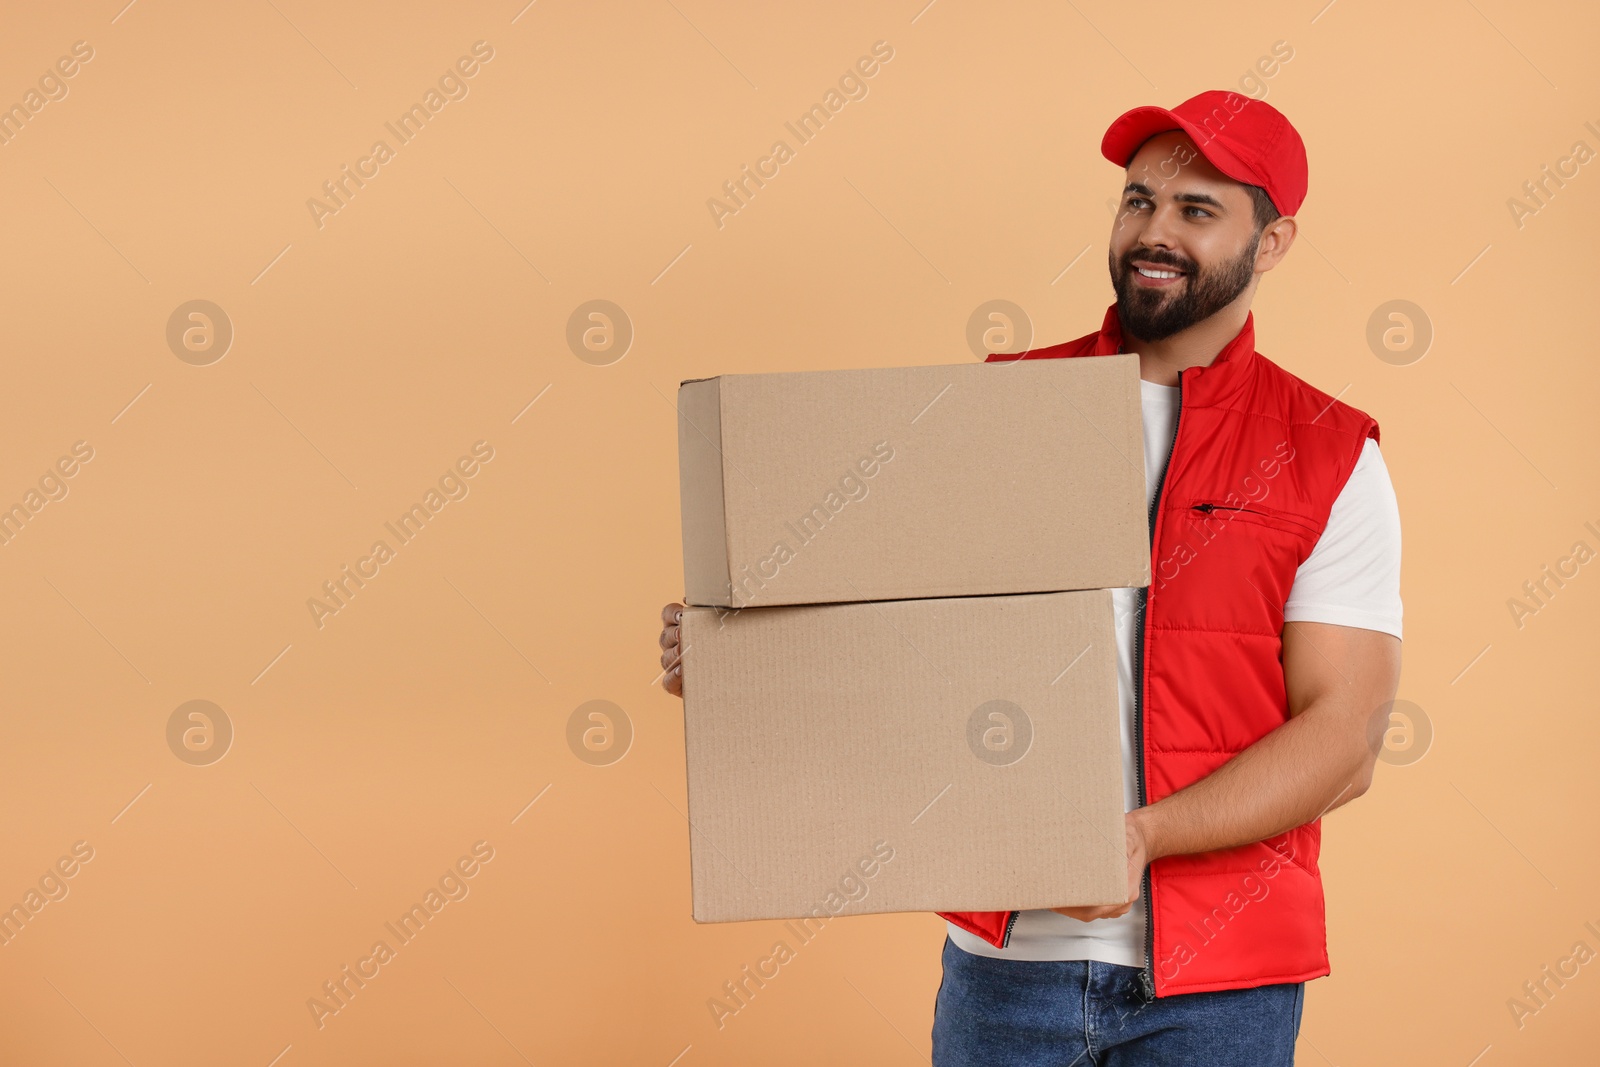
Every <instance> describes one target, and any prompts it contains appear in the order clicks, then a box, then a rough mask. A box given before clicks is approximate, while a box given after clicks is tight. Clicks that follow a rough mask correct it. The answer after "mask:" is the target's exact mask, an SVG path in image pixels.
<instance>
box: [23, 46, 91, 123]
mask: <svg viewBox="0 0 1600 1067" xmlns="http://www.w3.org/2000/svg"><path fill="white" fill-rule="evenodd" d="M93 58H94V48H93V47H92V46H91V45H90V44H89V42H88V41H75V42H73V45H72V52H71V54H70V55H64V56H62V57H60V58H59V59H57V60H56V61H55V64H54V65H53V66H51V67H47V68H45V72H44V73H43V74H41V75H39V80H38V81H37V82H36V83H35V85H36V86H37V88H30V89H29V90H28V91H27V92H25V93H23V94H22V99H20V100H18V101H17V102H16V103H14V104H12V105H11V106H10V107H8V108H6V109H5V110H3V111H0V147H4V146H6V145H9V144H10V143H11V142H12V141H13V140H14V139H15V138H16V137H17V135H18V134H20V133H21V132H22V131H23V129H24V128H25V127H26V126H27V125H28V123H30V122H32V121H33V120H34V118H35V116H37V115H38V114H39V112H41V111H43V110H44V109H45V106H46V105H47V104H50V103H54V102H58V101H61V100H65V99H66V98H67V94H68V93H69V92H71V91H72V89H71V87H70V86H69V85H68V84H67V79H69V78H73V77H76V76H77V74H78V72H79V71H80V70H82V69H83V66H82V65H83V64H85V63H87V62H89V61H90V60H91V59H93Z"/></svg>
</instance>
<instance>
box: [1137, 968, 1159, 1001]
mask: <svg viewBox="0 0 1600 1067" xmlns="http://www.w3.org/2000/svg"><path fill="white" fill-rule="evenodd" d="M1139 996H1140V999H1142V1000H1143V1001H1144V1002H1145V1003H1146V1004H1149V1003H1150V1002H1151V1001H1153V1000H1155V999H1156V983H1155V979H1154V978H1152V977H1151V976H1150V969H1149V968H1148V967H1145V968H1141V969H1140V970H1139Z"/></svg>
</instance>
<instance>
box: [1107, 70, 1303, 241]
mask: <svg viewBox="0 0 1600 1067" xmlns="http://www.w3.org/2000/svg"><path fill="white" fill-rule="evenodd" d="M1166 130H1182V131H1183V132H1184V133H1186V134H1188V135H1189V139H1190V140H1192V141H1193V142H1194V146H1195V147H1196V148H1198V149H1199V150H1200V153H1201V154H1202V155H1204V156H1205V157H1206V159H1208V160H1209V161H1210V162H1211V165H1212V166H1214V167H1216V168H1217V169H1218V170H1220V171H1221V172H1222V173H1224V174H1226V175H1227V176H1228V177H1230V178H1232V179H1233V180H1234V181H1237V182H1243V183H1245V184H1246V185H1259V186H1261V187H1262V188H1263V189H1265V190H1266V191H1267V196H1268V197H1270V198H1271V200H1272V206H1273V207H1275V208H1277V209H1278V214H1280V215H1293V214H1294V213H1295V212H1296V211H1298V210H1300V205H1301V204H1302V203H1304V201H1305V198H1306V173H1307V168H1306V146H1305V142H1304V141H1302V140H1301V139H1300V134H1299V132H1297V131H1296V130H1295V128H1294V127H1293V126H1292V125H1290V123H1289V120H1288V119H1286V118H1284V117H1283V113H1282V112H1281V111H1279V110H1278V109H1277V108H1275V107H1273V106H1272V105H1271V104H1269V103H1267V102H1266V101H1264V100H1253V99H1251V98H1250V97H1248V96H1241V95H1239V94H1238V93H1235V92H1223V91H1221V90H1219V89H1209V90H1207V91H1206V92H1203V93H1201V94H1200V95H1198V96H1192V97H1190V98H1189V99H1187V100H1185V101H1184V102H1183V103H1181V104H1179V105H1178V106H1177V107H1175V108H1172V109H1171V110H1170V111H1169V110H1168V109H1166V108H1164V107H1153V106H1149V107H1136V108H1134V109H1133V110H1131V111H1126V112H1124V113H1123V114H1122V115H1121V116H1119V117H1118V118H1117V120H1116V121H1115V122H1113V123H1112V124H1111V125H1110V126H1109V127H1108V128H1107V129H1106V135H1105V137H1104V138H1103V139H1102V140H1101V142H1100V152H1101V154H1103V155H1104V156H1105V157H1106V158H1107V159H1109V160H1110V161H1111V162H1113V163H1115V164H1116V165H1117V166H1119V167H1126V166H1127V165H1128V163H1129V161H1130V160H1132V159H1133V155H1134V153H1135V152H1137V151H1138V150H1139V146H1140V145H1142V144H1144V143H1145V141H1147V140H1149V139H1150V138H1151V137H1153V136H1154V135H1155V134H1158V133H1161V132H1163V131H1166Z"/></svg>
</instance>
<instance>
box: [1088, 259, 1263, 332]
mask: <svg viewBox="0 0 1600 1067" xmlns="http://www.w3.org/2000/svg"><path fill="white" fill-rule="evenodd" d="M1260 244H1261V234H1260V233H1259V232H1258V233H1257V234H1256V235H1255V237H1254V238H1253V239H1252V240H1251V241H1250V247H1249V248H1246V249H1245V250H1244V251H1243V252H1241V253H1240V254H1239V256H1238V257H1237V258H1236V259H1231V260H1228V261H1227V262H1225V263H1219V264H1218V265H1216V266H1215V267H1210V268H1207V269H1204V270H1200V271H1198V272H1196V271H1195V265H1194V264H1193V263H1186V262H1182V263H1180V262H1175V260H1176V258H1177V257H1175V256H1172V255H1170V254H1164V253H1151V252H1149V251H1147V250H1141V249H1138V248H1133V249H1129V250H1128V252H1127V254H1126V255H1125V256H1123V259H1122V262H1121V263H1120V264H1118V262H1117V261H1116V259H1115V258H1114V257H1112V258H1111V263H1110V266H1111V285H1112V288H1114V289H1115V290H1116V292H1117V317H1118V318H1119V319H1120V320H1121V322H1122V329H1123V331H1124V332H1125V333H1128V334H1131V335H1133V336H1134V337H1137V338H1139V339H1140V340H1143V341H1160V340H1162V339H1164V338H1167V337H1171V336H1172V335H1173V334H1175V333H1179V332H1181V331H1183V330H1186V329H1188V328H1189V327H1190V326H1193V325H1194V324H1195V323H1197V322H1201V321H1204V320H1205V319H1209V318H1210V317H1211V316H1212V315H1215V314H1216V313H1217V312H1219V311H1221V310H1222V309H1223V308H1225V307H1227V306H1228V305H1229V304H1231V303H1233V302H1234V300H1236V299H1237V298H1238V296H1239V294H1240V293H1242V292H1244V290H1245V287H1246V286H1248V285H1249V284H1250V279H1251V278H1252V277H1253V276H1254V274H1255V270H1254V267H1255V258H1256V249H1257V247H1258V246H1259V245H1260ZM1135 259H1145V260H1149V261H1150V262H1152V263H1156V264H1159V265H1160V266H1163V267H1171V268H1172V269H1174V270H1182V271H1185V272H1187V274H1186V277H1185V278H1184V279H1183V280H1182V281H1180V282H1178V283H1177V291H1176V292H1173V291H1172V290H1171V289H1170V288H1168V289H1145V288H1142V287H1140V286H1139V285H1137V284H1136V283H1135V282H1134V280H1133V273H1134V268H1133V264H1132V262H1131V261H1132V260H1135Z"/></svg>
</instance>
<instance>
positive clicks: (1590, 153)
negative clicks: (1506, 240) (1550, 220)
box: [1506, 120, 1600, 230]
mask: <svg viewBox="0 0 1600 1067" xmlns="http://www.w3.org/2000/svg"><path fill="white" fill-rule="evenodd" d="M1583 128H1584V129H1586V130H1588V131H1589V132H1590V133H1592V134H1594V135H1595V137H1597V138H1600V126H1596V125H1595V124H1594V122H1593V121H1592V120H1591V121H1589V122H1585V123H1584V124H1583ZM1594 157H1595V150H1594V149H1593V148H1590V147H1589V142H1587V141H1581V140H1580V141H1574V142H1572V148H1571V149H1569V150H1568V152H1567V154H1566V155H1564V156H1562V157H1561V158H1560V159H1558V160H1556V165H1555V166H1554V167H1553V168H1552V167H1551V166H1550V164H1548V163H1546V164H1544V165H1543V166H1541V167H1540V168H1539V177H1537V178H1530V179H1529V180H1527V181H1525V182H1523V183H1522V192H1523V194H1524V195H1525V196H1526V197H1527V201H1524V200H1521V199H1519V198H1518V197H1515V196H1508V197H1506V210H1507V211H1509V212H1511V221H1512V222H1514V223H1515V224H1516V227H1517V229H1519V230H1520V229H1522V228H1523V227H1524V226H1526V225H1527V224H1528V220H1529V219H1530V218H1532V217H1533V216H1535V215H1537V214H1538V213H1539V212H1541V211H1543V210H1544V209H1545V208H1547V207H1549V206H1550V202H1551V201H1552V200H1554V199H1555V197H1556V194H1557V193H1559V192H1560V191H1561V190H1562V189H1565V188H1566V187H1567V182H1569V181H1572V180H1573V179H1574V178H1576V177H1577V176H1578V175H1579V174H1581V173H1582V171H1581V169H1580V168H1582V167H1583V166H1584V165H1585V164H1587V163H1588V162H1589V161H1590V160H1591V159H1593V158H1594ZM1563 179H1565V181H1563ZM1552 186H1554V188H1552ZM1528 201H1532V203H1529V202H1528Z"/></svg>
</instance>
